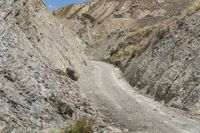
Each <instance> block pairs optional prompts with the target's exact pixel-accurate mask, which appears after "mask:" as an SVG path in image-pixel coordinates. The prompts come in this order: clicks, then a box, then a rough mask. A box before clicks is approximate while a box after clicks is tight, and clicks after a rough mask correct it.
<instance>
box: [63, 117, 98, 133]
mask: <svg viewBox="0 0 200 133" xmlns="http://www.w3.org/2000/svg"><path fill="white" fill-rule="evenodd" d="M94 122H95V119H93V118H90V119H88V118H82V119H80V120H78V121H77V122H76V123H75V124H74V125H72V126H70V127H68V128H64V129H62V131H61V133H92V126H93V125H94Z"/></svg>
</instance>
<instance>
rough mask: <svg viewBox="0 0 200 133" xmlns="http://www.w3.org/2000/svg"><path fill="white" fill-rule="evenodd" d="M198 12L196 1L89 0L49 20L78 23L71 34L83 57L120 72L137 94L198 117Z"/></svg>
mask: <svg viewBox="0 0 200 133" xmlns="http://www.w3.org/2000/svg"><path fill="white" fill-rule="evenodd" d="M199 8H200V1H199V0H193V1H188V0H185V1H184V0H173V1H172V0H152V1H149V0H148V1H145V0H142V1H137V0H126V1H120V0H104V1H98V0H94V1H92V2H89V3H86V4H82V5H76V6H73V5H72V6H70V7H67V8H62V9H60V10H58V11H56V12H54V15H56V16H57V17H58V18H60V19H61V21H62V23H64V24H66V23H68V25H70V24H71V23H70V22H71V21H72V22H74V23H75V24H78V25H79V23H81V24H82V27H80V28H76V29H73V30H75V31H76V32H77V33H78V34H79V35H80V37H82V38H83V40H84V41H86V42H88V44H89V45H91V46H89V47H88V49H87V51H86V52H87V53H88V54H89V55H92V56H93V57H94V58H95V59H98V60H99V59H100V60H104V61H107V62H110V63H112V64H115V65H116V66H118V67H120V68H121V70H122V71H123V72H124V76H125V77H126V78H127V80H128V81H129V82H130V84H131V85H132V86H135V87H137V88H138V90H139V91H140V92H143V93H144V94H147V95H150V96H153V98H154V99H155V100H157V101H164V102H165V103H166V104H168V105H170V106H173V107H177V108H180V109H183V110H187V111H189V110H191V111H192V112H194V114H199V111H200V107H199V95H200V90H199V79H198V77H199V68H198V66H199V65H200V64H199V59H200V58H199V54H198V53H199V48H198V47H199V45H198V42H199V39H198V36H199V35H198V33H199V31H198V29H199V28H198V26H199V23H200V22H199V20H200V18H199V11H198V10H199ZM66 9H67V10H66ZM77 29H78V30H77ZM82 33H83V34H84V35H85V36H83V35H82Z"/></svg>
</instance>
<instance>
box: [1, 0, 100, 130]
mask: <svg viewBox="0 0 200 133" xmlns="http://www.w3.org/2000/svg"><path fill="white" fill-rule="evenodd" d="M84 47H85V44H84V43H83V42H82V41H81V40H80V39H79V38H78V37H77V35H76V34H75V33H73V32H72V31H70V30H69V29H68V28H66V27H64V26H63V25H62V24H60V22H58V21H57V20H56V19H55V18H54V17H53V15H52V14H51V13H48V11H47V9H46V7H45V5H44V4H43V2H42V0H17V1H16V0H0V81H1V82H0V132H2V133H7V132H16V133H18V132H19V133H22V132H34V131H35V132H39V131H41V130H43V129H47V128H60V127H66V126H68V125H69V124H70V122H72V121H74V120H76V119H78V118H79V117H82V116H93V115H96V112H97V111H96V109H95V108H94V107H93V106H92V105H91V104H90V102H89V101H88V100H87V99H83V98H81V96H80V92H79V87H78V85H77V84H76V81H74V80H72V79H71V78H73V77H72V76H73V75H72V71H73V73H75V72H76V73H81V72H82V71H83V70H84V67H86V65H87V57H86V56H85V54H84ZM69 68H70V70H71V76H70V75H66V76H64V75H60V74H58V73H57V72H56V70H60V71H64V70H69ZM74 77H75V74H74Z"/></svg>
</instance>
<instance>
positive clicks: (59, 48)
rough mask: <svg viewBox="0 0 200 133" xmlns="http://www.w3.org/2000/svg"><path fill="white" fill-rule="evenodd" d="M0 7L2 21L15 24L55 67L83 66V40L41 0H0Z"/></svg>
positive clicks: (78, 67) (76, 67)
mask: <svg viewBox="0 0 200 133" xmlns="http://www.w3.org/2000/svg"><path fill="white" fill-rule="evenodd" d="M0 10H1V14H2V17H4V19H5V20H6V22H8V23H11V24H12V27H13V28H14V29H15V28H16V27H19V28H20V30H21V31H22V32H24V33H25V35H26V38H27V39H28V40H30V41H31V42H32V43H33V45H34V47H35V49H37V50H38V53H40V54H42V56H44V57H45V58H46V59H48V60H49V61H50V62H51V64H52V66H54V67H55V68H56V69H65V68H67V67H70V66H71V67H74V68H75V69H77V70H80V67H82V66H84V61H85V60H86V57H85V56H84V52H83V48H84V43H83V42H82V41H81V40H80V39H79V38H78V37H77V36H76V34H74V33H73V32H72V31H70V30H69V29H67V28H66V27H64V26H63V25H62V24H60V23H59V22H58V21H57V20H56V19H55V18H54V17H53V16H52V15H51V14H50V13H48V12H47V9H46V7H45V5H44V4H43V2H42V0H36V1H26V0H20V1H14V0H9V1H1V9H0ZM82 64H83V65H82Z"/></svg>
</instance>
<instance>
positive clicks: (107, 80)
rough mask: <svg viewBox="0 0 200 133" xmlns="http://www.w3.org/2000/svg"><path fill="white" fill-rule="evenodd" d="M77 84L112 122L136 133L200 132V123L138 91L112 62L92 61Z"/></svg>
mask: <svg viewBox="0 0 200 133" xmlns="http://www.w3.org/2000/svg"><path fill="white" fill-rule="evenodd" d="M92 64H93V66H92V67H91V68H90V69H89V70H88V71H87V73H85V74H84V75H83V76H82V77H81V79H80V81H79V83H80V85H81V86H82V91H83V92H82V93H83V94H84V96H87V97H89V98H92V99H94V101H95V102H96V104H97V106H99V108H100V109H101V110H102V111H103V112H104V113H106V115H108V116H109V117H110V118H111V119H112V120H113V121H115V122H117V123H119V124H120V126H124V128H127V129H129V132H134V133H135V132H137V133H200V123H198V122H196V121H194V120H191V119H188V118H186V117H184V116H182V115H180V114H178V113H176V112H174V111H172V110H170V109H169V108H167V107H165V106H163V105H161V104H160V103H158V102H155V101H153V100H152V99H149V98H147V97H145V96H142V95H141V94H138V93H137V92H136V91H134V88H132V87H131V86H130V85H129V84H128V83H127V82H126V81H125V80H124V79H123V78H122V76H121V74H120V71H119V69H117V68H114V67H113V66H112V65H109V64H106V63H103V62H95V61H92Z"/></svg>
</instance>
